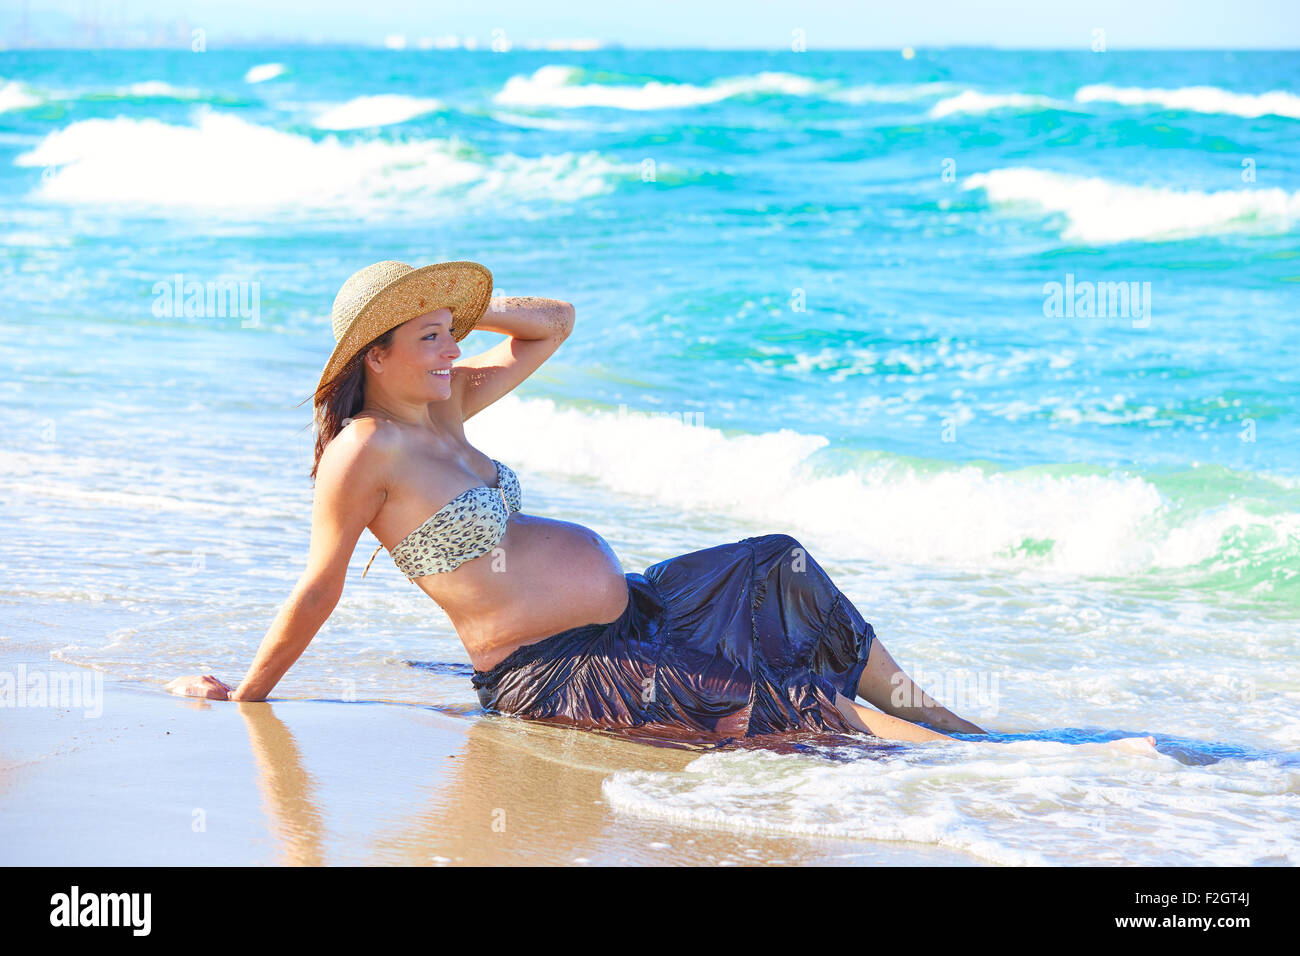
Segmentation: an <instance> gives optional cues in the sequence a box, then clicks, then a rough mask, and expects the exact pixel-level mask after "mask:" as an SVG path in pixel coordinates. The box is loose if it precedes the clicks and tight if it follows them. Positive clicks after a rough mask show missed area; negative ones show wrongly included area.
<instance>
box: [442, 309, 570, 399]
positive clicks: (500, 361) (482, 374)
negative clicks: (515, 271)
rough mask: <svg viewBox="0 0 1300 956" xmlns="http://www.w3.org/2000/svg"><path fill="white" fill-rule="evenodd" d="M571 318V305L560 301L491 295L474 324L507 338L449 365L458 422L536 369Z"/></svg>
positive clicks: (566, 334)
mask: <svg viewBox="0 0 1300 956" xmlns="http://www.w3.org/2000/svg"><path fill="white" fill-rule="evenodd" d="M574 318H575V312H574V308H573V306H572V305H571V304H570V303H568V302H565V301H563V300H561V299H543V298H539V297H537V296H499V297H497V298H494V299H492V301H491V302H490V303H489V304H488V308H487V311H486V312H484V313H483V317H482V318H481V319H479V322H478V325H476V326H475V328H476V329H482V330H484V331H486V332H500V333H502V334H503V335H507V336H509V338H507V339H506V340H505V341H504V342H499V343H497V344H496V345H494V346H492V348H490V349H488V350H487V351H485V352H480V353H479V354H478V355H471V356H470V357H469V358H467V359H462V360H461V361H459V362H456V363H455V364H454V365H452V370H451V388H452V395H453V397H455V398H456V399H457V400H458V401H459V403H460V410H461V420H462V421H464V420H465V419H467V418H469V417H470V416H471V415H474V414H476V413H478V412H481V411H482V410H483V409H485V408H487V407H488V406H489V405H491V404H492V403H493V402H495V401H496V400H497V399H498V398H500V397H501V396H502V395H505V394H506V393H507V392H509V391H510V390H511V389H513V388H514V387H515V386H516V385H518V384H519V383H520V382H522V381H523V380H524V379H526V378H527V377H528V376H529V375H532V374H533V372H535V371H537V369H538V368H540V367H541V365H542V363H543V362H545V361H546V360H547V359H548V358H550V357H551V356H552V355H554V354H555V350H556V349H558V348H559V347H560V345H561V343H563V342H564V340H565V339H567V338H568V337H569V333H570V332H572V331H573V322H574Z"/></svg>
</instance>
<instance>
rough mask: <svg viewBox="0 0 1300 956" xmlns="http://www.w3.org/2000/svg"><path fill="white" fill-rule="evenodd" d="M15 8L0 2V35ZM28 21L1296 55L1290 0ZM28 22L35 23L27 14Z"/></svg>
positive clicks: (220, 29) (309, 10)
mask: <svg viewBox="0 0 1300 956" xmlns="http://www.w3.org/2000/svg"><path fill="white" fill-rule="evenodd" d="M22 2H23V0H4V4H3V5H4V7H5V8H6V10H5V21H6V22H5V25H9V24H11V23H12V22H13V18H14V17H16V15H17V11H18V10H19V9H21V5H22ZM28 5H29V9H30V11H31V15H32V16H33V17H36V16H38V15H39V16H42V17H48V16H51V15H54V16H56V17H57V14H58V13H62V14H64V15H65V16H66V17H67V18H68V19H69V22H75V20H77V19H79V18H80V17H82V16H83V15H84V14H85V13H86V12H87V11H97V13H98V18H99V19H100V20H101V21H107V22H112V21H114V20H117V21H118V22H137V21H154V22H158V21H171V20H174V19H176V18H180V17H183V18H184V19H186V20H187V21H189V23H190V24H191V25H192V26H201V27H204V28H205V30H206V31H207V35H208V38H209V40H213V41H216V40H219V38H220V37H221V36H222V35H229V34H241V35H244V36H249V35H273V36H278V37H282V38H286V39H291V38H292V39H309V38H311V39H317V40H325V41H330V40H338V41H346V42H362V43H374V44H380V43H382V42H383V40H384V37H385V36H386V35H387V34H390V33H402V34H405V35H406V36H407V37H408V38H410V39H411V40H412V42H414V39H415V38H417V37H420V36H443V35H448V34H456V35H460V36H466V35H472V36H475V37H477V38H478V39H479V41H480V43H486V42H488V41H489V40H490V38H491V36H492V31H493V30H495V29H498V28H500V29H504V30H505V34H506V36H507V37H509V38H510V39H511V40H512V41H516V42H522V41H524V40H527V39H546V38H588V37H589V38H595V39H599V40H603V41H606V42H618V43H622V44H624V45H626V46H643V47H655V46H699V47H715V48H736V47H744V48H758V49H789V46H790V38H791V34H792V31H793V30H794V29H796V28H799V29H802V30H803V31H804V35H805V36H806V37H807V45H808V47H809V48H810V49H813V48H818V47H820V48H835V49H845V48H881V49H897V48H900V47H903V46H914V47H925V46H959V45H961V46H996V47H1047V48H1061V49H1069V48H1084V49H1086V48H1088V46H1089V44H1090V43H1091V41H1092V32H1093V30H1094V29H1095V28H1101V29H1104V30H1105V32H1106V45H1107V48H1108V49H1114V50H1118V49H1166V48H1175V49H1177V48H1182V49H1186V48H1231V49H1251V48H1272V49H1278V48H1284V49H1295V48H1297V47H1300V0H1236V2H1223V0H1218V2H1211V0H1181V2H1174V0H1150V2H1144V0H1127V2H1126V0H1096V2H1089V3H1056V2H1051V0H967V2H960V0H930V2H898V0H889V2H877V0H858V2H850V0H797V2H796V0H653V2H648V3H642V2H637V0H633V2H631V3H619V2H617V0H567V2H566V0H554V2H538V0H423V2H421V0H28ZM38 11H39V12H38Z"/></svg>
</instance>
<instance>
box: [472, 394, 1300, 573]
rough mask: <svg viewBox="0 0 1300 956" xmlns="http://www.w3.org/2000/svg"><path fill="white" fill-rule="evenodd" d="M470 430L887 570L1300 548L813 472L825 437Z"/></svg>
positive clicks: (490, 414) (543, 425) (1141, 562)
mask: <svg viewBox="0 0 1300 956" xmlns="http://www.w3.org/2000/svg"><path fill="white" fill-rule="evenodd" d="M467 427H468V428H469V429H470V430H472V431H473V432H474V440H475V444H480V445H481V446H482V447H487V448H491V447H492V446H494V445H495V446H497V447H509V448H510V449H511V454H512V455H513V456H514V463H515V464H517V465H521V466H525V467H536V468H539V469H543V470H546V471H549V472H552V473H556V474H562V475H569V476H573V477H578V478H584V479H590V478H594V479H597V480H599V481H600V482H601V483H602V484H604V485H605V486H606V487H607V488H609V489H611V490H613V491H615V492H620V493H624V494H630V495H637V496H644V497H645V498H648V499H650V500H653V501H656V502H660V503H662V504H663V505H666V506H668V507H670V508H672V509H674V510H677V511H681V512H684V513H688V514H689V513H691V512H697V513H706V514H717V513H725V514H729V515H732V516H734V517H736V518H739V519H742V520H744V521H746V522H748V523H750V524H751V525H752V526H755V527H760V528H761V527H767V528H768V529H770V530H772V531H785V532H790V533H794V534H796V535H799V534H804V535H807V536H808V537H809V539H810V540H815V541H817V542H825V543H826V544H827V545H828V546H829V547H831V548H833V549H834V550H843V551H844V552H845V553H852V554H855V555H857V556H860V557H862V558H865V559H870V560H878V561H881V562H889V563H896V562H907V563H910V564H914V565H921V566H929V567H948V568H959V569H969V570H974V571H984V570H988V569H991V568H1002V569H1009V570H1020V571H1033V572H1034V573H1040V574H1046V575H1051V576H1053V577H1062V576H1065V577H1069V576H1077V575H1080V574H1089V575H1123V574H1127V573H1132V572H1135V571H1140V570H1147V569H1152V568H1185V567H1190V566H1194V565H1197V564H1200V563H1201V562H1204V561H1206V560H1209V559H1212V558H1215V556H1216V555H1218V553H1219V548H1220V546H1221V542H1222V540H1223V537H1224V535H1225V534H1227V533H1229V532H1231V531H1232V530H1233V529H1234V528H1235V529H1243V530H1246V529H1248V530H1250V532H1251V534H1252V535H1253V536H1254V537H1256V538H1257V539H1258V541H1259V543H1258V544H1257V547H1258V549H1259V550H1258V552H1255V553H1254V555H1253V556H1254V557H1255V558H1260V557H1266V556H1267V554H1268V553H1269V552H1270V551H1272V550H1274V549H1277V548H1285V547H1287V546H1288V545H1287V542H1288V536H1289V535H1294V534H1297V533H1300V516H1297V515H1295V514H1292V513H1288V512H1280V513H1277V514H1274V515H1258V514H1252V513H1250V512H1249V511H1248V510H1246V509H1245V508H1239V507H1234V508H1230V509H1225V510H1217V511H1216V510H1211V511H1208V512H1204V513H1202V512H1200V511H1192V512H1187V511H1183V510H1179V509H1178V508H1177V507H1176V506H1175V505H1174V504H1173V503H1171V502H1170V501H1168V500H1166V498H1165V497H1164V496H1163V495H1162V494H1161V493H1160V491H1159V490H1158V489H1157V488H1156V487H1155V486H1154V485H1153V484H1151V482H1149V481H1147V480H1146V479H1144V478H1142V477H1140V476H1136V475H1128V474H1123V473H1116V474H1110V475H1106V474H1057V475H1051V474H1042V473H1040V472H1038V471H1037V470H1035V471H1033V472H1026V473H1020V472H996V471H990V470H985V469H981V468H977V467H975V466H965V467H944V468H942V469H937V470H934V471H930V472H923V471H917V470H915V469H914V468H911V467H903V466H901V465H899V464H897V463H895V462H889V461H887V462H884V463H881V464H877V465H874V466H872V467H866V468H860V469H858V470H853V471H840V472H838V473H835V472H831V473H817V472H816V471H814V469H813V466H812V464H811V462H810V461H809V459H810V458H811V457H812V456H813V454H814V453H815V452H817V451H819V450H820V449H822V448H824V447H825V446H826V445H828V444H829V440H828V439H826V438H825V437H824V436H821V435H807V434H799V433H797V432H793V431H789V430H781V431H776V432H768V433H764V434H758V435H737V436H728V435H725V434H723V433H722V432H721V431H720V430H718V429H716V428H711V427H709V426H708V423H707V421H700V420H699V419H696V418H694V417H692V415H691V413H686V414H684V415H677V416H672V415H658V416H648V415H640V414H635V413H624V414H620V413H619V412H605V411H581V410H577V409H564V408H559V407H557V406H556V405H555V404H554V403H553V402H551V401H549V400H545V399H531V400H520V399H518V398H516V397H515V396H506V398H504V399H502V400H501V401H499V402H497V403H495V404H494V405H493V406H491V407H490V408H488V409H486V410H484V411H483V412H482V413H480V414H479V415H476V416H475V417H474V419H473V420H472V424H471V425H470V426H467ZM688 475H689V476H690V480H689V481H687V480H685V478H684V476H688Z"/></svg>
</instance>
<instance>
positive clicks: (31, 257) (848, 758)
mask: <svg viewBox="0 0 1300 956" xmlns="http://www.w3.org/2000/svg"><path fill="white" fill-rule="evenodd" d="M0 252H2V255H0V274H2V276H3V288H4V291H5V308H4V311H3V316H2V317H0V419H2V421H3V428H0V509H2V511H0V517H2V518H3V522H2V524H0V527H3V535H4V547H3V548H2V549H0V643H8V644H10V645H11V646H19V645H22V646H27V647H37V648H40V649H42V650H48V651H49V652H50V653H51V654H52V655H53V657H54V658H55V659H56V660H58V661H62V662H65V663H67V664H68V665H81V666H84V667H88V668H94V669H97V670H100V671H103V672H105V673H108V674H113V675H117V676H122V677H128V678H136V679H140V680H144V681H155V682H159V683H161V682H162V681H165V680H168V679H170V678H172V677H175V676H178V675H181V674H189V673H196V672H203V673H215V674H217V675H218V676H220V677H222V678H223V679H225V680H227V681H229V682H234V681H237V680H238V679H239V678H241V677H242V675H243V673H244V670H245V669H246V668H247V666H248V665H249V663H250V662H251V660H252V657H253V653H254V650H255V649H256V647H257V645H258V643H259V642H260V640H261V638H262V635H263V634H264V633H265V631H266V629H267V627H268V626H269V624H270V622H271V621H272V619H273V618H274V616H275V614H276V612H277V610H278V608H279V607H280V605H281V604H282V603H283V601H284V600H285V598H286V597H287V596H288V594H289V592H290V589H291V588H292V586H293V584H294V583H295V581H296V580H297V578H298V575H299V573H300V572H301V570H302V566H303V562H304V559H305V556H306V553H307V545H308V539H309V531H310V514H311V496H312V489H311V483H310V481H309V479H308V471H309V469H310V467H311V450H312V439H313V436H312V433H311V430H310V422H311V415H310V408H309V405H308V404H300V403H301V402H303V400H304V399H306V398H307V397H308V396H309V394H310V391H311V388H312V387H313V385H314V384H315V381H316V378H317V376H318V374H319V372H320V369H321V368H322V366H323V365H324V362H325V360H326V358H327V357H328V355H329V353H330V351H331V349H332V346H333V340H332V337H331V334H330V329H329V312H330V306H331V303H332V300H333V297H334V294H335V293H336V291H337V290H338V287H339V286H340V284H341V283H342V282H343V280H344V279H346V278H347V277H348V276H349V275H350V274H351V273H352V272H354V271H355V270H357V269H359V268H361V267H362V266H365V265H367V264H369V263H372V262H375V261H378V260H381V259H399V260H402V261H404V262H408V263H410V264H412V265H417V266H418V265H422V264H425V263H428V262H434V261H442V260H450V259H472V260H475V261H478V262H482V263H484V264H485V265H487V266H488V267H489V268H490V269H491V270H492V271H493V274H494V276H495V282H496V291H497V293H498V294H501V295H539V296H551V297H555V298H561V299H565V300H567V301H570V302H572V303H574V305H575V307H576V312H577V322H576V327H575V331H574V334H573V335H572V336H571V338H570V339H569V340H568V341H567V342H566V343H565V344H564V345H563V347H562V348H561V349H560V351H559V352H558V353H557V354H556V355H555V356H554V357H553V358H552V359H551V360H550V361H548V362H547V363H546V365H545V366H544V367H543V368H542V369H540V370H539V371H538V372H537V373H536V374H535V375H533V376H532V377H531V378H530V379H529V380H528V381H526V382H525V383H524V384H523V385H521V386H520V387H519V388H518V389H517V390H516V391H515V392H513V393H512V394H510V395H508V396H506V397H505V398H504V399H502V400H501V401H500V402H498V403H497V404H495V405H494V406H492V407H491V408H489V409H488V410H486V411H485V412H483V413H482V414H480V415H478V416H476V417H475V418H474V419H472V420H471V421H470V422H468V423H467V426H466V431H467V434H468V436H469V438H470V440H471V442H473V443H474V444H475V446H476V447H478V448H479V449H481V450H482V451H483V452H485V453H486V454H488V455H491V456H493V457H496V458H499V459H501V460H502V461H504V462H506V463H507V464H509V465H510V466H511V467H512V468H514V469H515V471H516V472H517V473H518V475H519V477H520V480H521V484H522V488H523V508H524V510H525V511H526V512H529V513H533V514H538V515H545V516H549V517H553V518H558V519H563V520H568V521H574V522H578V523H580V524H583V525H586V526H588V527H590V528H593V529H594V530H596V531H598V532H599V533H600V534H601V535H603V536H604V537H605V539H606V540H607V541H608V542H609V543H610V545H611V547H613V549H614V551H615V552H616V553H617V554H618V555H619V557H620V559H621V560H622V561H623V563H624V566H625V569H626V570H642V569H644V568H645V567H646V566H648V565H649V564H652V563H654V562H656V561H659V560H661V559H664V558H667V557H670V556H673V555H676V554H681V553H684V552H687V551H692V550H696V549H699V548H704V547H708V546H711V545H713V544H718V543H722V542H724V541H731V540H736V539H738V538H741V537H746V536H749V535H754V534H765V533H772V532H785V533H789V534H792V535H794V536H795V537H797V538H798V539H799V540H800V541H801V542H802V543H803V544H804V545H805V546H806V547H807V548H808V549H809V551H810V553H811V554H813V556H814V557H816V558H817V560H818V561H819V562H820V563H821V564H822V565H823V567H825V568H826V570H827V571H828V572H829V573H830V574H831V576H832V578H833V579H834V580H835V581H836V583H837V584H838V585H839V586H840V588H841V589H842V590H843V591H844V592H845V593H846V594H847V595H848V596H849V597H850V598H851V599H852V600H853V602H854V603H855V605H856V606H857V607H858V609H859V610H860V611H861V612H862V614H863V616H864V617H865V618H866V619H867V620H869V621H871V622H872V624H873V626H874V627H875V629H876V632H877V634H878V635H879V637H880V639H881V640H882V641H883V642H884V643H885V645H886V646H887V647H888V648H889V649H890V651H891V653H892V654H893V655H894V657H895V658H896V659H897V660H898V661H899V663H900V664H902V665H903V667H904V668H905V669H907V670H908V671H909V672H910V673H912V675H913V676H914V677H915V678H916V679H917V680H918V681H919V682H920V683H921V684H923V685H924V686H926V687H927V688H929V689H930V690H931V692H932V693H934V694H935V696H937V697H938V698H939V699H940V700H941V701H943V702H944V703H946V704H948V705H949V706H950V707H952V709H954V710H956V711H957V712H958V713H960V714H962V715H963V716H966V717H969V718H970V719H972V720H974V721H975V722H976V723H979V724H981V725H982V726H985V727H987V728H989V729H991V730H993V731H996V732H998V734H999V735H1000V736H998V737H996V738H995V740H996V742H995V743H983V742H980V743H975V742H963V743H960V744H956V745H951V746H945V747H911V748H909V747H898V746H879V745H877V746H872V745H870V743H869V742H867V743H864V744H863V745H862V746H861V747H858V746H851V747H835V748H827V747H822V746H814V745H809V746H808V747H806V748H803V749H802V750H797V751H795V752H774V751H770V750H737V751H727V750H724V751H720V752H710V753H704V754H702V755H700V756H699V757H698V758H697V759H695V760H694V761H693V762H692V763H691V764H690V765H689V766H688V767H687V768H686V770H685V771H683V772H680V773H668V772H661V771H655V772H648V771H630V770H629V771H623V772H616V773H613V774H611V775H610V777H609V778H608V779H607V780H606V782H605V785H604V798H605V799H607V800H608V801H609V802H610V804H611V805H612V806H613V807H614V809H615V811H616V812H618V813H622V814H627V815H629V817H638V818H645V819H661V820H671V821H674V822H675V823H677V824H680V825H683V826H686V827H703V828H716V827H727V828H738V829H740V830H745V829H749V830H755V831H763V832H769V833H787V834H790V835H791V836H792V838H794V837H795V836H796V835H798V834H810V835H816V834H830V835H836V836H841V837H850V838H854V839H861V840H864V841H880V840H884V841H902V842H912V843H915V844H921V845H926V846H930V847H943V848H947V849H950V850H956V851H959V852H960V853H962V854H965V855H967V856H968V857H969V858H970V860H971V861H972V862H984V863H995V864H1013V865H1014V864H1020V863H1066V862H1069V863H1116V862H1128V863H1143V864H1175V865H1178V864H1189V863H1192V864H1214V863H1224V864H1233V863H1244V864H1270V863H1273V864H1290V865H1295V864H1297V863H1300V836H1298V835H1300V757H1297V752H1300V650H1297V641H1298V640H1300V573H1298V572H1300V451H1298V449H1300V376H1298V375H1297V368H1298V367H1300V334H1298V327H1300V54H1297V53H1295V52H1280V53H1269V52H1249V53H1247V52H1222V51H1219V52H1178V53H1169V52H1162V53H1142V52H1107V53H1090V52H1062V51H1043V52H1025V51H989V50H975V49H969V50H962V49H954V50H934V51H929V50H918V51H917V52H916V54H915V56H914V57H912V58H905V57H903V56H901V55H899V54H898V53H897V52H851V53H850V52H841V53H835V52H806V53H793V52H775V53H767V52H702V51H688V50H682V51H672V50H666V51H665V50H659V51H649V50H646V51H634V50H621V49H608V50H591V51H581V52H579V51H513V52H508V53H490V52H486V51H483V52H472V51H463V50H430V51H416V50H409V51H390V50H366V49H342V48H309V47H285V48H280V49H249V50H238V51H214V52H207V53H189V52H180V51H67V52H59V51H42V52H17V51H9V52H0ZM231 288H233V289H235V290H236V291H235V294H234V295H233V297H231V298H229V299H228V300H223V299H222V298H221V296H220V295H213V294H210V293H212V290H213V289H217V290H221V289H225V290H229V289H231ZM194 289H198V290H200V292H201V293H202V294H198V295H194V294H192V292H193V290H194ZM222 301H229V302H234V303H237V304H238V306H239V308H238V309H235V308H222V307H221V306H220V304H219V303H221V302H222ZM178 304H179V305H180V308H177V307H176V306H177V305H178ZM500 338H501V337H500V336H498V335H496V334H494V333H488V332H475V333H473V334H472V335H471V336H470V337H469V338H467V339H466V340H465V341H464V342H463V343H462V348H463V350H464V352H465V353H466V354H473V353H475V352H478V351H481V350H483V349H485V348H488V347H490V346H491V345H493V344H495V343H496V342H497V341H499V340H500ZM376 544H377V542H376V541H375V540H374V539H373V536H371V535H370V534H369V532H367V533H366V534H365V535H363V537H362V540H361V542H360V544H359V546H358V548H357V553H356V555H355V556H354V568H353V573H352V574H350V576H349V582H348V585H347V588H346V590H345V593H344V597H343V600H342V601H341V603H340V605H339V607H338V609H337V610H336V612H335V614H334V616H333V617H332V618H331V620H330V621H329V622H328V623H327V624H326V626H325V628H324V629H323V630H322V631H321V633H320V634H319V635H318V636H317V638H316V639H315V641H314V642H313V644H312V645H311V646H310V647H309V648H308V650H307V652H306V653H305V654H304V655H303V657H302V658H301V660H300V661H299V663H298V664H297V665H296V666H295V667H294V669H293V670H291V671H290V672H289V674H288V675H287V676H286V677H285V678H284V680H283V681H282V682H281V683H280V685H279V686H278V687H277V689H276V694H277V696H284V697H313V698H330V699H352V698H356V699H362V700H389V701H395V702H401V703H406V704H418V705H424V706H431V707H437V708H439V709H440V710H443V711H445V712H447V713H451V714H456V715H459V716H461V717H463V718H464V719H465V720H467V721H476V720H483V719H500V718H491V717H485V716H484V715H483V714H482V712H481V710H480V709H479V708H478V703H477V699H476V697H475V695H474V693H473V689H472V687H471V685H470V682H469V679H468V673H469V666H468V658H467V657H466V655H465V653H464V650H463V649H462V647H461V646H460V644H459V642H458V641H457V639H456V637H455V635H454V633H453V632H452V630H451V628H450V625H449V623H448V622H447V620H446V618H445V616H444V615H443V614H442V613H441V612H440V611H439V610H438V609H437V607H436V606H434V605H432V604H431V602H430V601H429V600H428V598H427V597H425V596H424V594H423V593H422V592H420V591H419V590H418V589H416V588H414V587H412V586H411V585H410V584H409V583H408V582H407V581H406V580H405V579H404V578H403V577H402V575H401V574H400V572H398V570H397V569H396V568H395V567H394V566H393V565H392V562H391V561H390V560H388V559H387V557H386V556H385V555H384V554H383V553H381V555H380V556H379V557H378V558H377V559H376V561H375V564H374V566H373V567H372V569H371V571H370V573H369V575H368V576H367V577H366V579H365V580H360V573H361V569H362V566H363V565H364V563H365V560H366V558H367V557H368V556H369V554H370V552H371V550H373V548H374V546H375V545H376ZM413 661H414V662H417V663H419V664H421V665H423V666H412V664H411V662H413ZM1147 733H1150V734H1152V735H1154V736H1155V737H1156V738H1157V741H1158V748H1159V752H1158V754H1157V755H1156V756H1154V757H1145V758H1144V757H1139V756H1136V755H1124V754H1113V755H1107V754H1101V753H1098V752H1096V751H1095V750H1094V749H1093V748H1087V747H1085V748H1079V747H1077V746H1076V744H1077V743H1079V742H1081V741H1101V740H1106V739H1109V738H1111V737H1118V736H1132V735H1135V734H1147ZM417 745H418V744H416V743H412V742H410V741H406V742H403V746H417ZM628 746H634V745H631V744H629V745H628Z"/></svg>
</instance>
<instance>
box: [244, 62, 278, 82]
mask: <svg viewBox="0 0 1300 956" xmlns="http://www.w3.org/2000/svg"><path fill="white" fill-rule="evenodd" d="M284 72H285V66H284V64H283V63H259V64H257V66H253V67H249V69H248V72H247V73H245V74H244V82H245V83H265V82H266V81H267V80H273V79H275V78H276V77H277V76H281V75H283V74H284Z"/></svg>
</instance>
